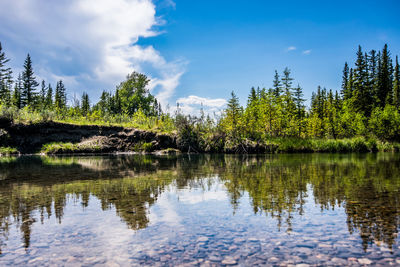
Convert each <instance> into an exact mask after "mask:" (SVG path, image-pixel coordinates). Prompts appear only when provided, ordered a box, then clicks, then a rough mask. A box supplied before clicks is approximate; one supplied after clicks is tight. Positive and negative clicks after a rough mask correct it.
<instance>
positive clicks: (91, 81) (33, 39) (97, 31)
mask: <svg viewBox="0 0 400 267" xmlns="http://www.w3.org/2000/svg"><path fill="white" fill-rule="evenodd" d="M168 3H169V5H172V7H173V6H174V5H173V4H174V2H173V1H169V2H168ZM1 6H2V8H1V9H0V17H1V20H2V26H1V27H0V36H6V39H8V40H12V42H14V43H16V44H18V45H21V46H24V47H21V48H20V50H26V52H33V54H35V55H36V58H33V59H34V64H35V65H36V67H37V68H36V70H41V71H42V73H40V71H37V72H38V73H37V74H38V76H41V77H44V76H45V75H44V74H50V77H48V79H51V78H52V77H53V78H54V77H64V76H65V77H68V78H69V80H70V81H72V82H71V84H69V85H70V86H72V87H74V88H68V89H70V90H72V91H74V90H78V91H79V90H81V91H84V90H86V91H89V93H92V94H95V95H96V96H98V95H99V94H100V92H99V91H100V90H103V89H108V90H111V89H113V88H114V87H115V85H117V84H118V83H119V82H120V81H122V80H123V79H124V78H125V77H126V75H127V74H128V73H130V72H132V71H134V70H136V71H140V72H144V73H146V74H147V75H148V76H149V77H150V78H152V79H153V84H152V86H153V87H152V88H155V89H156V90H157V93H158V96H159V97H161V98H162V99H160V100H161V102H162V103H166V102H167V101H168V98H169V97H171V96H172V95H173V92H174V90H175V88H176V87H177V86H178V84H179V79H180V77H181V76H182V74H183V73H184V67H185V62H184V61H182V60H181V61H171V62H169V61H167V60H166V59H165V58H164V57H163V56H162V55H161V54H160V53H159V51H157V50H156V49H155V48H154V47H153V46H140V45H138V44H137V42H138V40H139V38H146V37H151V36H155V35H157V34H159V32H158V31H156V30H155V29H154V28H155V27H157V26H160V25H161V24H162V23H163V21H162V20H161V19H160V18H158V17H157V16H156V8H155V6H154V4H153V3H152V1H151V0H113V1H109V0H58V1H48V0H18V1H15V0H2V1H1ZM35 65H34V66H35ZM87 87H91V88H87Z"/></svg>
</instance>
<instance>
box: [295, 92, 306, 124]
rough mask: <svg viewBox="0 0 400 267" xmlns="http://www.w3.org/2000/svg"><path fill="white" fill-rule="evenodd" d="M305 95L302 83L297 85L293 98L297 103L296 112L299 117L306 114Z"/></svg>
mask: <svg viewBox="0 0 400 267" xmlns="http://www.w3.org/2000/svg"><path fill="white" fill-rule="evenodd" d="M303 97H304V95H303V89H302V88H301V87H300V85H297V87H296V88H295V91H294V96H293V100H294V103H295V104H296V113H297V117H298V118H303V115H304V102H305V101H306V100H305V99H304V98H303Z"/></svg>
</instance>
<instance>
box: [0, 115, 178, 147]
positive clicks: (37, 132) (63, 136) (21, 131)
mask: <svg viewBox="0 0 400 267" xmlns="http://www.w3.org/2000/svg"><path fill="white" fill-rule="evenodd" d="M0 129H1V131H0V146H9V147H15V148H17V150H18V151H19V152H20V153H23V154H26V153H38V152H40V150H41V149H42V147H43V145H44V144H49V143H55V142H57V143H59V142H60V143H72V144H74V151H69V152H73V153H90V152H97V153H111V152H131V151H141V150H143V149H144V148H145V150H146V151H147V152H152V151H156V150H164V149H168V148H176V137H175V136H174V135H168V134H159V133H154V132H150V131H143V130H138V129H131V128H123V127H114V126H96V125H89V126H88V125H72V124H64V123H57V122H43V123H35V124H28V125H26V124H12V123H11V122H9V121H5V120H1V121H0ZM60 152H61V153H62V152H64V153H65V152H66V151H60Z"/></svg>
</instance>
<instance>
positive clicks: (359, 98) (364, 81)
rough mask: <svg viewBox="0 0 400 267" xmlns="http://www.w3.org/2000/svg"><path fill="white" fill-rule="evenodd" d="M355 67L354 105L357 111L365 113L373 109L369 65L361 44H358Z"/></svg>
mask: <svg viewBox="0 0 400 267" xmlns="http://www.w3.org/2000/svg"><path fill="white" fill-rule="evenodd" d="M355 65H356V67H355V69H354V81H353V86H354V90H353V101H352V104H353V107H354V109H355V111H356V112H361V113H362V114H363V115H366V114H368V113H369V112H370V111H371V101H372V97H371V92H370V90H369V86H368V67H367V62H366V60H365V56H364V54H363V52H362V49H361V46H358V51H357V60H356V63H355Z"/></svg>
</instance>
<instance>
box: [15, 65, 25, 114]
mask: <svg viewBox="0 0 400 267" xmlns="http://www.w3.org/2000/svg"><path fill="white" fill-rule="evenodd" d="M23 87H24V81H23V80H22V75H21V73H20V74H18V78H17V80H16V81H15V86H14V92H13V96H12V104H13V105H14V106H15V107H17V108H18V109H20V108H22V99H21V94H22V90H23Z"/></svg>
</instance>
